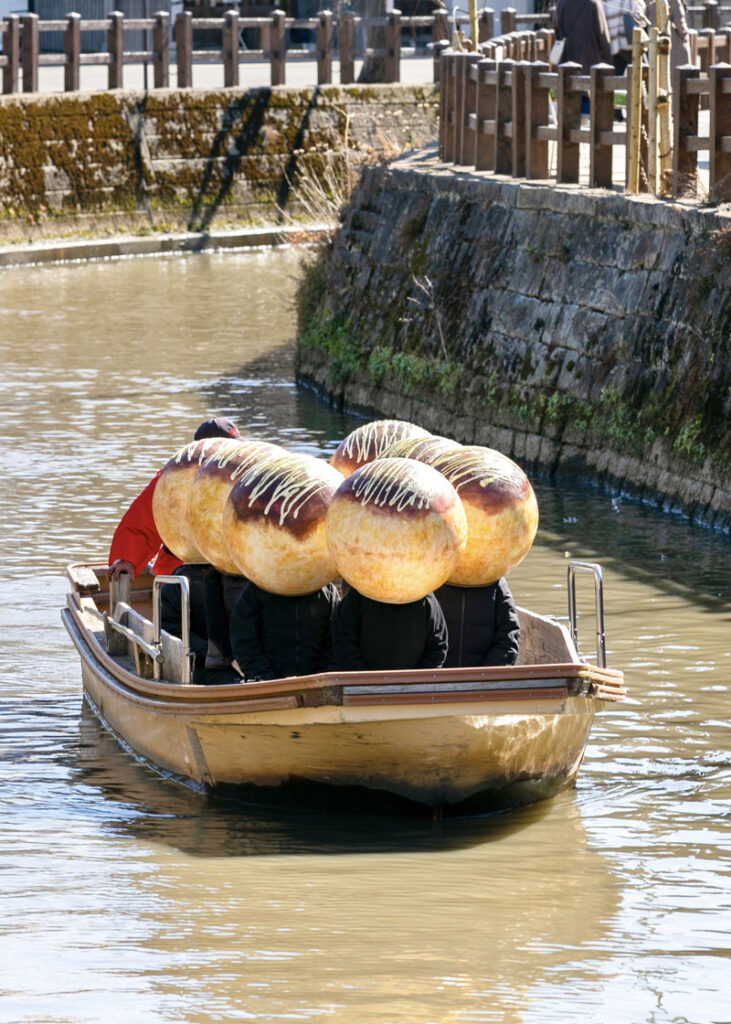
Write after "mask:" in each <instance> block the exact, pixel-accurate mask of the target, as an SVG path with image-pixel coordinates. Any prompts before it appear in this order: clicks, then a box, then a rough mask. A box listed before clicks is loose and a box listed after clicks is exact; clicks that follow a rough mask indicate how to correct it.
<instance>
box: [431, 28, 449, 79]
mask: <svg viewBox="0 0 731 1024" xmlns="http://www.w3.org/2000/svg"><path fill="white" fill-rule="evenodd" d="M448 49H449V43H448V41H447V40H446V39H439V40H437V42H436V43H434V84H435V85H438V86H439V87H440V88H441V83H442V57H443V55H444V51H445V50H448Z"/></svg>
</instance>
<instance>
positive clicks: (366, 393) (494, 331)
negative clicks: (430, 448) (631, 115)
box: [297, 152, 731, 529]
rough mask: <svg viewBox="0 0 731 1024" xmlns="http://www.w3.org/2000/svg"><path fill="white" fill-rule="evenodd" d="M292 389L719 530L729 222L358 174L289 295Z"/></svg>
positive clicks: (725, 459)
mask: <svg viewBox="0 0 731 1024" xmlns="http://www.w3.org/2000/svg"><path fill="white" fill-rule="evenodd" d="M299 305H300V337H299V344H298V369H297V373H298V377H299V379H300V380H302V381H304V382H308V383H310V384H313V385H314V386H315V387H317V388H318V389H320V390H321V391H323V392H324V393H326V394H328V395H329V396H330V398H331V399H332V400H333V401H334V402H336V403H338V404H342V405H344V406H347V407H349V408H353V409H360V410H363V411H367V412H369V413H373V414H377V415H383V416H392V417H397V418H405V419H413V420H415V421H417V422H419V423H420V424H422V425H423V426H425V427H427V428H428V429H430V430H432V431H433V432H435V433H443V434H446V435H448V436H451V437H455V438H457V439H458V440H462V441H466V442H476V443H480V444H487V445H490V446H492V447H495V448H498V449H500V450H501V451H504V452H505V453H506V454H510V455H512V456H513V457H514V458H516V460H517V461H519V462H520V463H522V464H523V465H526V466H542V467H544V468H545V469H546V470H547V471H548V472H550V473H554V474H558V475H561V474H570V475H572V476H583V477H587V478H592V479H598V480H602V481H606V482H607V483H608V484H609V485H611V486H612V487H613V488H619V489H620V490H623V491H625V492H629V493H632V494H634V495H637V496H641V497H642V498H643V499H645V500H648V501H651V502H657V503H658V504H660V505H662V506H664V507H667V508H674V509H678V510H683V511H685V512H687V513H689V514H690V515H692V516H694V517H695V518H697V519H698V520H700V521H703V522H705V523H709V524H713V525H714V526H716V527H719V528H722V529H728V528H729V525H731V354H730V352H729V348H730V344H731V342H730V338H731V212H730V211H729V209H728V207H726V208H725V210H724V209H713V208H707V209H701V208H697V207H696V208H693V207H682V206H680V205H678V204H671V203H665V202H661V201H655V200H651V199H647V198H645V199H642V198H633V197H626V196H623V195H619V194H612V193H607V192H598V191H597V192H589V191H588V190H580V189H578V188H576V187H571V186H565V187H563V188H562V187H555V186H548V185H538V184H528V183H516V182H513V181H511V180H509V179H497V178H491V177H490V176H487V175H477V174H470V173H468V172H464V173H460V172H455V171H454V170H453V169H451V168H445V167H443V166H442V165H440V164H438V162H437V160H436V157H435V156H434V155H433V154H432V155H430V154H429V153H428V152H424V153H421V154H413V155H412V156H407V157H405V158H404V159H402V160H398V161H396V162H395V163H393V164H392V165H391V167H390V168H371V169H368V170H366V172H365V174H364V177H363V179H362V181H361V184H360V186H359V188H358V189H357V191H356V193H355V194H354V196H353V199H352V202H351V204H350V206H349V208H348V212H347V216H346V218H345V220H344V222H343V225H342V227H341V230H340V232H339V234H338V235H337V237H336V239H335V240H334V242H333V243H332V246H331V248H330V250H329V251H328V253H326V254H325V255H324V256H323V257H322V258H321V259H320V261H319V262H318V263H317V264H316V265H314V266H313V267H312V268H311V269H310V272H309V274H308V276H307V278H306V279H305V281H304V283H303V286H302V288H301V292H300V303H299Z"/></svg>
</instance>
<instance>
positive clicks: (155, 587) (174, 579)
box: [152, 576, 191, 686]
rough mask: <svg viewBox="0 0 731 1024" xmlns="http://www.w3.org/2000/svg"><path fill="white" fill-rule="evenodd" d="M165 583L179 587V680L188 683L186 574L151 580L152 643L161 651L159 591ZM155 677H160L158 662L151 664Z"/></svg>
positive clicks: (188, 644) (188, 599)
mask: <svg viewBox="0 0 731 1024" xmlns="http://www.w3.org/2000/svg"><path fill="white" fill-rule="evenodd" d="M165 583H172V584H177V586H179V587H180V642H181V643H182V645H183V657H182V663H181V670H180V682H181V684H182V685H183V686H189V685H190V678H191V673H190V660H191V659H190V582H189V580H188V578H187V576H156V577H155V578H154V580H153V581H152V643H153V646H154V647H155V648H156V649H157V650H158V651H159V652H161V651H162V622H161V614H160V612H161V608H160V601H161V593H162V589H161V588H162V586H163V584H165ZM153 673H154V677H155V679H159V678H160V662H159V661H155V662H154V665H153Z"/></svg>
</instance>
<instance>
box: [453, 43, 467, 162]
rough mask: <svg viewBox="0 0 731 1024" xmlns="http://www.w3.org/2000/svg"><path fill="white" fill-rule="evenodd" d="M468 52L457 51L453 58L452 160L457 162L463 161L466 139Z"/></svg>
mask: <svg viewBox="0 0 731 1024" xmlns="http://www.w3.org/2000/svg"><path fill="white" fill-rule="evenodd" d="M467 56H468V54H466V53H455V55H454V58H453V62H452V63H453V67H454V94H453V95H454V124H453V126H452V129H453V136H454V144H453V154H454V155H453V156H452V161H453V163H455V164H458V163H461V161H462V142H463V139H464V117H465V115H464V64H465V60H466V58H467Z"/></svg>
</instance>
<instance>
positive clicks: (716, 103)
mask: <svg viewBox="0 0 731 1024" xmlns="http://www.w3.org/2000/svg"><path fill="white" fill-rule="evenodd" d="M552 38H553V33H552V32H551V31H540V32H534V33H521V32H518V33H511V34H510V35H508V36H504V37H500V38H496V39H492V40H490V41H489V42H488V43H486V44H483V46H481V48H480V49H481V51H482V52H479V53H454V52H452V51H450V50H447V51H445V52H443V53H442V56H441V60H442V67H441V76H442V80H441V91H440V111H439V114H440V116H439V152H440V158H441V159H442V160H443V161H445V162H447V163H454V164H459V165H464V166H468V167H473V168H475V169H476V170H480V171H490V172H493V173H495V174H507V175H512V176H513V177H517V178H527V179H540V180H543V179H548V178H549V177H555V179H556V181H557V182H566V183H578V181H579V175H580V147H581V146H582V145H583V146H586V147H588V157H589V160H588V184H589V185H590V187H594V188H612V187H614V186H615V185H617V184H620V185H622V186H623V187H624V188H628V185H629V182H628V173H629V172H628V159H627V153H626V150H627V145H626V143H627V140H628V135H627V132H626V128H625V126H624V125H621V124H619V123H617V122H616V121H615V119H614V111H615V98H616V94H617V93H620V94H621V93H625V94H627V102H626V109H627V110H630V109H631V106H632V104H631V77H630V74H629V69H628V72H627V73H626V74H625V75H624V76H621V77H619V76H617V75H616V74H615V72H614V69H613V68H612V67H610V66H609V65H603V64H599V65H597V66H595V67H593V68H592V69H591V73H590V74H589V75H583V74H582V73H581V68H580V65H578V64H562V65H561V66H560V67H559V68H557V69H552V68H551V66H550V65H549V64H548V63H547V53H548V52H549V49H550V45H551V42H552ZM695 50H696V52H697V54H698V55H699V56H701V57H705V70H704V69H703V67H702V66H701V67H698V66H692V65H686V66H683V67H681V68H678V69H676V71H675V75H674V80H673V88H672V104H673V166H672V175H671V180H670V181H667V182H664V183H663V185H664V190H666V191H669V192H670V193H672V194H673V195H681V194H682V195H688V196H689V195H695V194H696V192H697V187H698V154H699V152H701V153H702V152H708V154H709V195H710V196H711V197H712V198H714V199H719V200H728V199H731V28H727V29H725V30H723V31H722V32H719V33H713V34H711V35H709V34H698V35H697V37H696V39H695ZM582 95H588V96H589V101H590V102H589V109H590V113H589V115H588V118H584V119H582V113H581V99H582ZM554 97H555V99H554ZM702 100H706V105H707V107H708V123H709V130H708V135H699V110H700V108H701V101H702ZM646 117H647V115H646V112H645V114H644V118H645V124H644V125H643V128H644V136H645V141H646V136H647V124H646ZM551 144H553V145H554V146H555V169H554V168H553V167H552V166H550V165H549V146H550V145H551ZM617 146H621V147H623V150H624V156H625V159H624V161H623V162H621V166H622V167H623V172H622V174H621V180H620V181H615V174H616V170H615V168H616V163H617V161H615V159H614V150H615V147H617ZM644 148H645V154H644V157H645V166H646V155H647V154H646V148H647V147H646V145H645V147H644ZM641 182H642V179H641ZM640 188H641V190H646V186H645V188H643V186H642V183H641V185H640Z"/></svg>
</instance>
